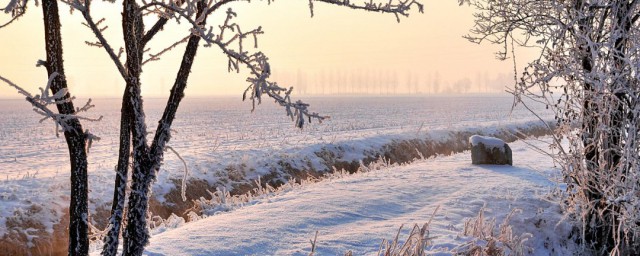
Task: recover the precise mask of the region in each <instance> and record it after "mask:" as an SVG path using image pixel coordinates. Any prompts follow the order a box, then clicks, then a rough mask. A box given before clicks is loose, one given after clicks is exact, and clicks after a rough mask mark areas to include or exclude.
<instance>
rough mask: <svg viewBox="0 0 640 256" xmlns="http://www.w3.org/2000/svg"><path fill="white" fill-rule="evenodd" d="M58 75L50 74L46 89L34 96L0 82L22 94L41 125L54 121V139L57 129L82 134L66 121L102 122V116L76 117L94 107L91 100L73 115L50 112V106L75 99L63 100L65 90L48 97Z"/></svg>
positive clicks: (6, 81)
mask: <svg viewBox="0 0 640 256" xmlns="http://www.w3.org/2000/svg"><path fill="white" fill-rule="evenodd" d="M58 75H59V74H58V73H53V74H51V76H49V81H48V82H47V85H46V87H45V88H42V87H41V88H39V89H40V94H36V95H35V96H34V95H32V94H31V93H29V92H28V91H27V90H25V89H23V88H22V87H20V86H18V85H17V84H15V83H14V82H12V81H11V80H9V79H7V78H4V77H2V76H0V80H2V81H3V82H5V83H6V84H7V85H9V87H13V88H14V89H16V90H17V91H18V93H19V94H22V95H23V96H25V97H26V101H28V102H29V103H31V105H32V106H33V111H35V112H36V113H38V114H39V115H41V116H43V118H42V119H40V122H41V123H42V122H44V121H45V120H47V119H52V120H53V121H54V123H55V125H56V137H59V136H60V134H59V129H58V128H59V127H61V128H62V131H63V132H67V131H68V132H82V131H76V130H75V129H74V128H73V127H72V126H70V125H68V120H71V119H81V120H87V121H96V122H97V121H100V120H102V116H100V117H99V118H89V117H84V116H80V115H78V113H82V112H87V111H89V109H91V108H93V107H94V105H93V104H91V99H89V100H87V103H86V104H85V105H84V106H83V107H81V108H76V111H75V113H73V114H58V113H56V111H55V110H51V108H50V107H51V106H52V105H57V104H63V103H67V102H71V101H73V100H74V99H75V97H68V98H66V99H65V95H67V90H60V91H58V93H56V94H54V95H49V91H50V90H49V88H50V86H51V83H52V81H53V79H55V78H56V77H57V76H58ZM87 139H89V140H90V141H92V140H94V139H96V140H99V138H98V137H96V136H94V135H89V136H88V138H87Z"/></svg>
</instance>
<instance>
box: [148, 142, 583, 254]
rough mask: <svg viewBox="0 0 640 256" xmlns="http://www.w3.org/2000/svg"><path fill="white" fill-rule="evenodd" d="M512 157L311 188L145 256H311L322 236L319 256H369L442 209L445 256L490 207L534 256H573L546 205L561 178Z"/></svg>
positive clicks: (240, 212)
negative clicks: (502, 162)
mask: <svg viewBox="0 0 640 256" xmlns="http://www.w3.org/2000/svg"><path fill="white" fill-rule="evenodd" d="M528 143H533V144H534V145H535V146H537V147H540V148H545V145H546V144H545V143H544V142H541V141H529V142H528ZM512 149H513V154H514V157H515V158H518V159H519V161H518V163H519V164H518V165H517V166H476V165H472V164H471V159H470V154H469V152H468V151H467V152H465V153H460V154H456V155H453V156H449V157H437V158H431V159H427V160H423V161H421V162H419V163H415V164H411V165H407V166H396V167H389V168H384V169H383V170H377V171H371V172H365V173H358V174H355V175H350V176H346V177H343V178H331V179H327V180H324V181H321V182H318V183H314V184H309V185H306V186H304V187H302V188H299V189H293V190H290V191H287V192H283V193H280V194H275V195H273V196H271V197H268V198H266V199H264V198H263V199H260V200H258V201H256V202H253V204H250V205H249V206H245V207H242V208H239V209H236V210H232V211H230V212H223V213H218V214H216V215H213V216H209V217H207V218H205V219H201V220H198V221H194V222H190V223H186V224H184V225H182V226H180V227H178V228H175V229H169V230H167V231H165V232H162V233H159V234H157V235H154V236H153V237H152V239H151V244H150V245H149V246H148V247H147V251H146V254H147V255H308V254H309V252H310V248H311V244H310V242H309V240H310V239H313V236H314V234H315V232H316V231H319V235H318V239H317V251H316V254H317V255H338V254H340V255H342V254H344V253H345V252H346V251H348V250H352V251H353V252H354V254H355V255H371V254H375V253H376V252H377V251H378V248H379V244H380V242H381V240H382V239H383V238H384V239H393V238H394V236H395V234H396V232H397V230H398V228H399V227H400V225H402V224H404V225H405V229H404V230H403V232H402V234H401V239H400V240H402V239H403V237H406V235H407V233H408V232H409V229H410V227H412V226H413V224H414V223H416V224H419V225H422V224H423V223H425V222H426V221H428V220H429V218H430V217H431V215H432V213H433V212H434V210H435V209H436V208H437V207H440V210H439V211H438V212H437V213H436V215H435V218H434V219H433V221H432V222H431V226H430V233H429V234H430V237H433V244H434V246H432V247H429V248H428V250H429V252H433V253H436V252H437V253H439V254H444V255H447V253H446V251H447V250H450V249H452V248H454V247H456V246H458V245H461V244H463V243H465V242H469V241H471V240H472V238H468V237H462V236H461V235H460V233H461V230H462V228H463V224H464V220H465V219H468V218H471V217H474V216H476V215H477V213H478V211H479V209H480V208H481V207H482V206H483V205H486V207H487V211H486V212H485V215H486V216H488V217H492V216H493V217H496V218H497V222H498V223H500V222H502V219H503V218H504V217H505V216H506V215H507V214H508V213H509V212H510V211H511V209H514V208H517V209H521V210H522V212H521V213H517V214H516V215H515V216H514V217H513V218H512V219H511V222H510V223H511V225H512V226H513V231H514V233H515V234H521V233H530V234H532V237H531V238H530V239H529V240H528V241H527V242H525V245H526V246H528V247H530V248H532V249H533V250H534V254H535V255H565V254H570V253H571V251H572V249H573V248H572V243H570V242H567V241H566V237H568V236H569V235H568V234H569V232H570V225H569V224H568V223H565V222H561V221H560V220H561V219H562V216H561V214H560V209H559V206H558V205H557V204H556V203H554V202H553V201H551V200H548V194H549V192H550V191H553V190H554V188H556V187H557V186H558V184H557V183H556V181H557V177H558V176H559V170H558V169H557V168H555V167H554V165H553V162H552V159H551V158H550V157H548V156H546V155H542V154H539V153H537V151H535V150H533V149H532V148H530V147H529V146H528V145H527V144H526V143H525V142H522V141H518V142H514V143H512ZM163 230H164V227H163ZM563 244H565V245H563ZM443 251H445V252H443Z"/></svg>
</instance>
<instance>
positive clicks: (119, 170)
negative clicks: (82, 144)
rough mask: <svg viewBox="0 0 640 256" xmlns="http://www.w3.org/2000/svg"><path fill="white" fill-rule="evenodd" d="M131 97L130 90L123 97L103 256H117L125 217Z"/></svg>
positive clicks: (129, 150)
mask: <svg viewBox="0 0 640 256" xmlns="http://www.w3.org/2000/svg"><path fill="white" fill-rule="evenodd" d="M130 98H131V96H130V94H129V93H128V90H126V89H125V92H124V94H123V96H122V109H121V110H120V148H119V150H118V165H117V167H116V180H115V185H114V190H113V203H112V205H111V218H110V219H109V225H110V226H111V229H110V230H109V233H108V234H107V236H105V238H104V247H103V249H102V255H103V256H115V255H116V253H117V252H118V244H119V239H120V229H121V227H122V218H123V215H124V204H125V197H126V188H127V174H128V170H129V157H130V154H131V119H132V117H131V111H130V110H131V104H129V101H130V100H131V99H130Z"/></svg>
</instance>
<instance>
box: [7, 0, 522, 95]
mask: <svg viewBox="0 0 640 256" xmlns="http://www.w3.org/2000/svg"><path fill="white" fill-rule="evenodd" d="M98 2H99V1H96V4H94V5H93V6H94V9H95V10H94V11H93V16H94V18H96V19H99V18H102V17H105V18H107V24H109V29H108V30H107V31H106V36H107V38H108V40H109V41H110V42H111V44H112V46H113V47H114V48H116V49H117V48H120V47H121V46H123V42H122V39H121V38H122V36H121V29H120V28H121V25H120V24H118V21H119V20H120V17H121V15H120V12H121V11H120V8H121V5H120V4H109V3H98ZM355 2H358V1H355ZM423 3H424V4H425V13H424V14H420V13H418V12H417V10H416V11H414V12H412V13H411V15H410V17H408V18H403V19H402V20H401V22H400V23H397V22H396V20H395V17H394V16H392V15H383V14H379V13H368V12H362V11H354V10H350V9H345V8H342V7H337V6H332V5H327V4H322V3H316V4H315V17H313V18H311V17H310V14H309V9H308V1H306V0H304V1H303V0H277V1H274V2H273V3H272V4H271V5H268V4H267V2H266V1H252V2H251V3H245V2H240V3H233V4H229V5H228V7H231V8H233V9H234V11H236V12H237V13H238V19H237V20H236V22H237V23H239V24H240V25H241V26H242V27H243V28H244V30H249V29H253V28H255V27H257V26H260V25H261V26H262V28H263V30H264V31H265V34H264V35H262V36H261V37H259V49H260V50H261V51H263V52H264V53H265V54H266V55H267V56H269V58H270V61H271V67H272V70H273V72H274V79H275V80H276V81H277V80H278V79H280V80H284V82H285V83H286V85H287V86H294V87H296V84H293V83H295V82H296V81H297V80H296V79H294V78H295V76H296V74H299V73H303V74H305V75H306V80H313V81H306V82H305V83H304V84H302V85H299V86H311V85H310V84H313V83H314V81H315V80H317V78H318V77H319V75H320V74H331V73H334V74H339V73H342V74H354V73H355V74H370V75H371V74H376V73H384V74H394V76H397V77H398V79H399V80H401V81H400V83H402V80H405V78H406V77H408V76H413V77H415V79H414V80H420V81H422V82H421V83H420V86H425V84H428V83H429V81H430V80H433V79H434V77H435V76H436V74H438V76H439V77H440V81H441V83H442V84H444V85H446V84H450V85H453V84H456V83H457V82H459V81H462V80H464V79H468V81H471V83H473V84H475V83H477V82H478V81H479V80H480V75H481V74H482V75H485V76H488V77H490V78H493V77H496V76H499V75H502V77H505V75H506V74H510V72H512V70H513V66H512V64H513V63H512V61H510V60H509V61H498V60H496V59H495V57H494V56H495V55H494V52H496V51H497V50H499V46H497V45H489V44H484V45H476V44H472V43H469V42H468V41H466V40H465V39H463V38H462V35H464V34H466V33H467V31H468V30H469V28H471V26H472V23H473V17H472V12H473V10H472V9H471V8H470V7H467V6H462V7H460V6H458V4H457V3H458V1H456V0H431V1H429V0H424V1H423ZM60 7H61V14H62V23H63V25H62V33H63V40H64V42H63V44H64V57H65V64H66V74H67V77H68V80H69V86H70V88H71V92H72V94H74V95H77V96H81V97H86V96H91V97H104V96H106V97H118V96H120V95H121V94H122V90H123V88H124V83H123V81H122V78H121V77H120V75H119V74H118V73H117V70H116V68H115V66H114V65H113V64H112V63H111V61H110V60H109V58H108V56H107V55H106V53H105V51H104V50H103V49H99V48H95V47H89V46H87V45H85V43H84V42H85V41H87V40H88V41H96V40H95V38H94V36H93V34H92V33H91V32H90V30H89V29H88V28H86V27H84V26H83V25H82V24H81V21H82V19H81V16H80V14H79V13H78V12H75V13H74V14H73V15H70V14H69V10H68V9H69V8H68V7H66V6H64V5H62V4H61V6H60ZM1 17H2V18H3V20H7V19H8V18H9V16H8V15H6V14H3V16H1ZM223 17H224V12H219V13H217V14H214V16H212V17H211V19H210V20H209V23H208V24H209V25H214V26H217V24H216V22H220V21H221V19H222V18H223ZM152 24H153V23H152V22H151V21H149V22H147V29H148V28H149V27H150V26H151V25H152ZM218 24H219V23H218ZM42 30H43V27H42V10H41V9H40V7H35V6H33V4H32V5H31V6H30V8H29V9H28V12H27V15H26V16H25V17H23V18H21V19H20V20H18V21H17V22H15V23H13V24H12V25H10V26H9V27H6V28H3V29H0V38H2V41H1V42H0V44H1V47H0V74H1V75H2V76H5V77H7V78H9V79H11V80H13V81H14V82H16V83H18V84H19V85H21V86H23V87H25V88H28V89H29V90H30V91H32V92H36V91H37V88H38V87H41V86H44V83H46V70H45V69H44V68H36V67H35V63H36V61H37V60H38V59H44V58H45V54H44V42H43V37H44V36H43V33H44V32H43V31H42ZM187 31H188V26H186V24H183V25H182V26H177V25H176V26H169V27H167V28H166V29H165V30H164V31H162V32H161V33H160V34H159V36H157V37H156V38H155V41H153V42H154V43H153V44H151V45H150V46H151V47H153V48H152V52H155V51H158V50H160V49H161V48H163V47H165V46H167V45H169V44H171V43H172V42H174V41H175V39H177V38H182V37H184V36H185V35H186V33H187ZM154 49H155V50H154ZM183 50H184V44H183V45H181V46H178V48H176V49H175V50H173V51H172V53H171V54H169V55H165V56H164V57H163V59H162V60H160V61H159V62H151V63H149V64H146V65H145V66H144V67H143V69H144V71H143V76H142V79H143V94H144V95H145V96H148V97H149V96H150V97H157V96H166V95H168V91H169V89H170V86H171V85H172V81H173V80H174V78H175V74H176V72H177V70H178V65H179V60H180V56H182V53H183ZM519 54H520V56H519V58H518V61H519V62H520V63H519V65H520V66H522V65H524V62H525V60H527V59H530V58H531V56H533V53H532V52H523V51H520V52H519ZM226 70H227V60H226V58H225V57H224V56H223V55H222V54H221V51H220V50H219V49H218V48H215V47H212V48H203V47H201V48H200V49H199V52H198V55H197V57H196V61H195V65H194V69H193V72H192V74H191V78H190V79H189V87H188V88H187V90H186V94H187V95H188V96H208V95H238V96H240V95H241V94H242V92H243V91H244V89H245V88H246V85H247V84H246V82H245V79H246V73H241V74H236V73H232V74H227V73H226ZM387 76H391V75H387ZM374 77H375V76H374ZM301 90H303V91H304V88H302V89H301ZM306 91H313V90H312V89H309V88H307V90H306ZM16 95H17V94H16V92H15V91H14V90H13V89H11V88H8V87H7V86H5V85H0V97H3V98H5V97H14V96H16Z"/></svg>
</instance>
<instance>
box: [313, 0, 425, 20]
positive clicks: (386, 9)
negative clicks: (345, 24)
mask: <svg viewBox="0 0 640 256" xmlns="http://www.w3.org/2000/svg"><path fill="white" fill-rule="evenodd" d="M313 2H322V3H327V4H333V5H338V6H344V7H349V8H351V9H355V10H365V11H369V12H382V13H392V14H393V15H395V16H396V20H397V21H398V22H400V16H404V17H409V10H411V8H412V7H413V6H414V5H415V6H417V8H418V11H419V12H420V13H424V5H423V4H421V3H420V2H418V1H416V0H405V1H403V0H397V1H394V0H389V1H388V2H386V3H381V2H374V1H373V0H369V2H364V4H362V5H359V4H354V3H351V1H350V0H309V10H310V11H311V17H313Z"/></svg>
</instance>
